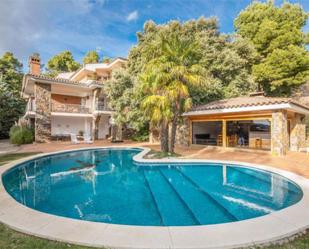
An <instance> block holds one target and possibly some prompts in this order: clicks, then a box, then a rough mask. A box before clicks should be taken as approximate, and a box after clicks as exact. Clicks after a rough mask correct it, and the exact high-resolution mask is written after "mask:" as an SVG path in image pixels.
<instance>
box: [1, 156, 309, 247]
mask: <svg viewBox="0 0 309 249" xmlns="http://www.w3.org/2000/svg"><path fill="white" fill-rule="evenodd" d="M38 153H40V152H29V153H13V154H7V155H2V156H0V166H1V165H3V164H5V163H8V162H10V161H13V160H16V159H20V158H23V157H27V156H31V155H36V154H38ZM149 155H151V156H153V157H149ZM171 156H173V157H178V156H180V155H179V154H176V153H174V154H168V153H162V152H158V151H155V150H152V151H150V152H149V153H148V154H147V155H146V158H164V157H171ZM0 205H1V204H0ZM0 248H5V249H17V248H18V249H45V248H48V249H66V248H70V249H91V248H90V247H84V246H76V245H72V244H67V243H61V242H56V241H50V240H47V239H40V238H38V237H33V236H30V235H25V234H22V233H19V232H16V231H14V230H13V229H10V228H9V227H7V226H5V225H4V224H1V223H0ZM255 248H260V247H255ZM262 248H263V249H309V232H308V231H307V233H306V234H304V235H301V236H299V237H298V238H296V239H295V240H293V241H291V242H288V243H285V244H284V245H273V246H267V247H262Z"/></svg>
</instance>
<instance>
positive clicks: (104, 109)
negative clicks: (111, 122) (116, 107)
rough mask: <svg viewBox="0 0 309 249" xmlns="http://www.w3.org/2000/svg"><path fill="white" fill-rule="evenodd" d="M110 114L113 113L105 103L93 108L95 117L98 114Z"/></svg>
mask: <svg viewBox="0 0 309 249" xmlns="http://www.w3.org/2000/svg"><path fill="white" fill-rule="evenodd" d="M112 113H113V110H112V109H111V108H109V106H108V105H107V104H106V103H102V104H100V103H99V104H97V105H96V106H95V110H94V114H95V115H98V114H107V115H110V114H112Z"/></svg>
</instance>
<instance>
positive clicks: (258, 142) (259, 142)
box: [255, 138, 262, 149]
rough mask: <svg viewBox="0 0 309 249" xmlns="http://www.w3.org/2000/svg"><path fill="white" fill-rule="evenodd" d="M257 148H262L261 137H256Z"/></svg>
mask: <svg viewBox="0 0 309 249" xmlns="http://www.w3.org/2000/svg"><path fill="white" fill-rule="evenodd" d="M255 148H259V149H262V139H261V138H256V139H255Z"/></svg>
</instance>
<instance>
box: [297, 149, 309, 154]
mask: <svg viewBox="0 0 309 249" xmlns="http://www.w3.org/2000/svg"><path fill="white" fill-rule="evenodd" d="M298 152H306V154H307V155H308V154H309V147H305V148H299V150H298Z"/></svg>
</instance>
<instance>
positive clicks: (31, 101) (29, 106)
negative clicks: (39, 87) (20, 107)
mask: <svg viewBox="0 0 309 249" xmlns="http://www.w3.org/2000/svg"><path fill="white" fill-rule="evenodd" d="M35 110H36V108H35V101H34V99H29V100H28V103H27V105H26V112H35Z"/></svg>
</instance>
